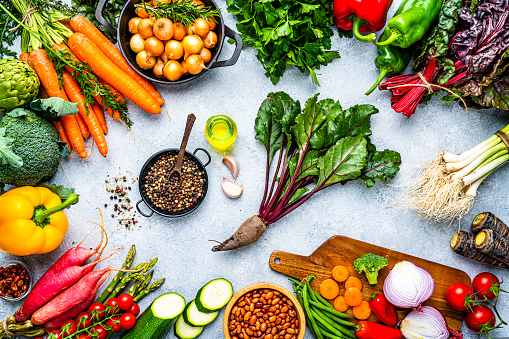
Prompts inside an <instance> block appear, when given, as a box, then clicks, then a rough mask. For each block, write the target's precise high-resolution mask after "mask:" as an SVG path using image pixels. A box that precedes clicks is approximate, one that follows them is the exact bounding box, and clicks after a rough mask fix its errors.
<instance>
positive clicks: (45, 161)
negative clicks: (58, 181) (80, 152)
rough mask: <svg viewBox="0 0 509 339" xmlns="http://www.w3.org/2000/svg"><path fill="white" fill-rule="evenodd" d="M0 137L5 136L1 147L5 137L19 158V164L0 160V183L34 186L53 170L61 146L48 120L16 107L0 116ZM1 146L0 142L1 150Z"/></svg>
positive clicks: (55, 166)
mask: <svg viewBox="0 0 509 339" xmlns="http://www.w3.org/2000/svg"><path fill="white" fill-rule="evenodd" d="M0 136H1V137H2V138H4V139H3V140H4V143H3V146H6V142H5V141H6V140H7V142H8V143H9V145H7V147H6V148H7V149H8V150H9V151H12V153H14V154H15V155H17V156H19V158H21V160H22V165H21V167H15V166H13V165H12V164H11V163H6V162H5V161H4V162H2V161H0V186H1V185H2V184H10V185H15V186H27V185H28V186H35V185H37V184H38V183H39V182H41V181H43V180H47V179H49V178H51V177H52V176H53V175H54V174H55V173H56V171H57V169H58V158H59V157H60V152H61V150H62V145H61V142H60V138H59V135H58V132H57V130H56V128H55V127H54V126H53V125H52V124H51V123H49V122H47V121H45V120H44V119H42V118H40V117H38V116H37V115H35V113H33V112H31V111H29V110H27V109H23V108H17V109H14V110H12V111H11V112H9V113H7V115H6V116H5V117H4V118H3V119H2V123H1V125H0ZM9 139H11V140H12V142H9V141H10V140H9ZM11 146H12V148H10V147H11ZM1 148H2V144H1V143H0V153H2V149H1ZM1 156H2V154H0V160H2V159H1ZM11 158H12V157H11ZM19 158H18V161H19ZM2 163H3V164H2ZM19 163H21V162H19Z"/></svg>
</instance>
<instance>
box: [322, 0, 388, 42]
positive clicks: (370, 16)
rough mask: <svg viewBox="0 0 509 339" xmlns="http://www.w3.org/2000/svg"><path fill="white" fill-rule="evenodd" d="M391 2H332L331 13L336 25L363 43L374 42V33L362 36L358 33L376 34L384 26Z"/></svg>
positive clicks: (383, 0)
mask: <svg viewBox="0 0 509 339" xmlns="http://www.w3.org/2000/svg"><path fill="white" fill-rule="evenodd" d="M392 1H393V0H334V5H333V7H332V11H333V13H334V22H335V23H336V25H337V26H338V27H339V28H341V29H343V30H346V31H349V30H352V31H353V35H354V36H355V37H356V38H357V39H358V40H360V41H363V42H374V41H376V35H375V33H371V34H368V35H362V34H360V32H378V31H379V30H381V29H382V28H383V27H384V26H385V20H386V19H387V11H388V10H389V8H390V7H391V5H392Z"/></svg>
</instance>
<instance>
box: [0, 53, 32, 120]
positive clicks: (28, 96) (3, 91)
mask: <svg viewBox="0 0 509 339" xmlns="http://www.w3.org/2000/svg"><path fill="white" fill-rule="evenodd" d="M39 85H40V82H39V78H38V77H37V73H35V71H34V70H33V69H32V68H31V67H30V66H29V65H28V64H27V63H26V62H24V61H19V60H16V59H12V58H9V59H1V60H0V114H2V113H6V112H9V111H10V110H12V109H14V108H16V107H23V106H25V105H27V104H28V103H30V101H31V100H32V99H33V98H34V97H35V96H36V95H37V93H38V92H39Z"/></svg>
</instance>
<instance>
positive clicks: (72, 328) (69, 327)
mask: <svg viewBox="0 0 509 339" xmlns="http://www.w3.org/2000/svg"><path fill="white" fill-rule="evenodd" d="M64 328H66V330H65V331H64V330H63V329H64ZM60 330H62V336H63V337H68V336H71V335H73V334H74V333H76V331H77V330H78V327H77V326H76V323H75V322H74V320H72V319H67V320H66V321H64V323H63V324H62V328H61V329H60Z"/></svg>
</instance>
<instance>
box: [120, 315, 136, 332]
mask: <svg viewBox="0 0 509 339" xmlns="http://www.w3.org/2000/svg"><path fill="white" fill-rule="evenodd" d="M135 324H136V317H135V316H134V315H133V314H131V313H124V314H122V316H121V317H120V326H122V328H123V329H124V330H129V329H131V328H133V327H134V325H135Z"/></svg>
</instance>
